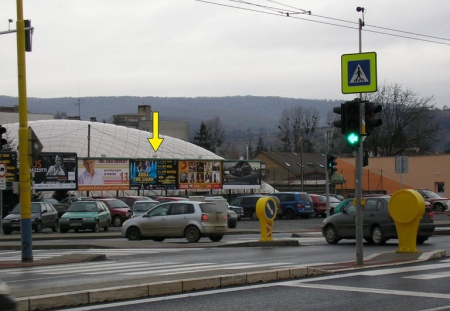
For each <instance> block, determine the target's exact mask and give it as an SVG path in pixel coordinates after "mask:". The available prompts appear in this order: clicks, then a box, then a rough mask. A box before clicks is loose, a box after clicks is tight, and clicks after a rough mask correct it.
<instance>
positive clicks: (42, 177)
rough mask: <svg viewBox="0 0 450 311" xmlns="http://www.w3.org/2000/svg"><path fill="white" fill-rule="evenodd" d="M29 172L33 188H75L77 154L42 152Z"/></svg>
mask: <svg viewBox="0 0 450 311" xmlns="http://www.w3.org/2000/svg"><path fill="white" fill-rule="evenodd" d="M31 172H32V173H33V175H34V177H33V181H34V184H33V189H34V190H76V189H77V182H76V180H77V154H76V153H64V152H60V153H56V152H42V153H41V154H40V155H39V156H38V157H37V159H36V161H35V162H34V163H33V166H32V167H31Z"/></svg>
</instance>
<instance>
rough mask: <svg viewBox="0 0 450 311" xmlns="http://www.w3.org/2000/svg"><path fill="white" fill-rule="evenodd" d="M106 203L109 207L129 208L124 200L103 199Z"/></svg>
mask: <svg viewBox="0 0 450 311" xmlns="http://www.w3.org/2000/svg"><path fill="white" fill-rule="evenodd" d="M105 202H107V203H108V205H109V207H111V208H130V207H129V206H128V205H127V204H126V203H125V202H124V201H122V200H119V199H117V200H108V201H105Z"/></svg>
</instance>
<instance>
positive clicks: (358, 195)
mask: <svg viewBox="0 0 450 311" xmlns="http://www.w3.org/2000/svg"><path fill="white" fill-rule="evenodd" d="M362 26H363V22H362V20H361V19H359V53H362V43H361V30H362ZM361 102H362V93H360V94H359V105H360V116H359V119H360V124H361V119H362V109H361V105H362V103H361ZM360 137H361V136H360ZM362 158H363V140H362V139H360V141H359V148H358V149H357V150H356V154H355V166H356V171H355V200H356V217H355V218H356V219H355V225H356V232H355V233H356V264H357V265H362V264H363V261H364V254H363V237H362V236H363V211H362V206H361V199H362V184H361V182H362V180H361V179H362Z"/></svg>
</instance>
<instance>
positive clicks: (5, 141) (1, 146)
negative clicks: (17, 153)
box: [0, 125, 8, 150]
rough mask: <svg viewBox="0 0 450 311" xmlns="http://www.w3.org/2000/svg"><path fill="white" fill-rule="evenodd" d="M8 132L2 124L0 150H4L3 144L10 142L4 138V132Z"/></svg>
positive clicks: (0, 127)
mask: <svg viewBox="0 0 450 311" xmlns="http://www.w3.org/2000/svg"><path fill="white" fill-rule="evenodd" d="M5 133H6V129H5V128H4V127H3V126H1V125H0V150H3V146H4V145H6V144H8V141H7V140H6V139H4V138H3V134H5Z"/></svg>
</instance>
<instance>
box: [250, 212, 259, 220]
mask: <svg viewBox="0 0 450 311" xmlns="http://www.w3.org/2000/svg"><path fill="white" fill-rule="evenodd" d="M250 218H251V219H252V220H258V215H256V211H253V212H252V214H251V215H250Z"/></svg>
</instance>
